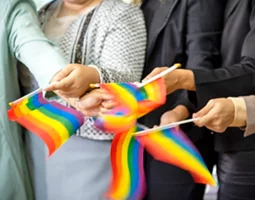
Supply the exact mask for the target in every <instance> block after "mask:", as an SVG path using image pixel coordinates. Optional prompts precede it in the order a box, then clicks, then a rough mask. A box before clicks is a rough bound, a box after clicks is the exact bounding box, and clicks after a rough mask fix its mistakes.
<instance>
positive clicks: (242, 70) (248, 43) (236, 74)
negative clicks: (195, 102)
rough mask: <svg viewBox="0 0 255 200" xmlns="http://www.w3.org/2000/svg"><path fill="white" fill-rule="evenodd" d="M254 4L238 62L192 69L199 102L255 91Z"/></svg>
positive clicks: (248, 93) (244, 94) (243, 94)
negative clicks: (215, 67) (204, 70)
mask: <svg viewBox="0 0 255 200" xmlns="http://www.w3.org/2000/svg"><path fill="white" fill-rule="evenodd" d="M254 41H255V6H253V8H252V12H251V16H250V31H249V33H248V34H247V36H246V38H245V40H244V43H243V46H242V59H241V61H240V63H237V64H235V65H233V66H229V67H226V68H220V69H216V70H214V71H210V72H202V71H198V70H194V76H195V80H196V89H197V96H198V98H201V103H202V104H204V103H206V102H207V101H208V100H209V99H211V98H217V97H227V96H246V95H250V94H254V92H255V84H254V79H255V51H254Z"/></svg>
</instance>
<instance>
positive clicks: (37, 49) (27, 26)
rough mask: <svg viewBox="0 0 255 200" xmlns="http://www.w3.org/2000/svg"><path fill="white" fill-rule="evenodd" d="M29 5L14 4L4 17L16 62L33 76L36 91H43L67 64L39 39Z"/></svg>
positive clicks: (33, 14) (39, 32) (37, 27)
mask: <svg viewBox="0 0 255 200" xmlns="http://www.w3.org/2000/svg"><path fill="white" fill-rule="evenodd" d="M31 4H32V3H31V2H30V1H26V2H25V1H18V3H16V5H15V6H14V7H13V10H12V12H11V13H10V16H8V17H7V21H6V27H7V32H8V35H9V45H10V48H11V50H12V52H14V54H15V56H16V57H17V59H18V60H20V61H21V62H22V63H24V64H25V65H26V66H27V67H28V68H29V70H30V71H31V72H32V73H33V74H34V76H35V78H36V79H37V80H38V83H39V85H40V87H45V86H47V85H48V83H49V82H50V80H51V78H52V77H53V76H54V74H56V73H57V72H58V71H60V70H61V69H62V68H63V67H64V66H66V65H67V62H66V60H65V59H64V58H63V57H62V55H61V54H60V52H59V51H58V49H57V48H56V47H55V46H54V45H53V44H52V43H50V42H49V41H48V40H47V39H46V38H45V36H44V35H43V33H42V31H41V30H40V26H39V24H38V21H37V16H36V14H35V9H33V7H32V5H31Z"/></svg>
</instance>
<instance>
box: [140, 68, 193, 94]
mask: <svg viewBox="0 0 255 200" xmlns="http://www.w3.org/2000/svg"><path fill="white" fill-rule="evenodd" d="M167 69H168V67H157V68H155V69H154V70H153V71H152V72H151V73H150V74H149V75H148V76H146V77H145V79H144V80H143V81H145V80H148V79H150V78H152V77H154V76H156V75H157V74H160V73H161V72H163V71H165V70H167ZM163 78H164V80H165V84H166V88H167V94H170V93H172V92H174V91H175V90H178V89H186V90H195V80H194V74H193V72H192V71H191V70H186V69H176V70H174V71H172V72H170V73H168V74H166V75H165V76H163Z"/></svg>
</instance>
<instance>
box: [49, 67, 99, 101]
mask: <svg viewBox="0 0 255 200" xmlns="http://www.w3.org/2000/svg"><path fill="white" fill-rule="evenodd" d="M99 82H100V77H99V73H98V71H97V70H96V69H95V68H93V67H88V66H84V65H79V64H70V65H68V66H66V67H65V68H64V69H62V70H61V71H60V72H58V73H57V74H56V75H55V76H54V77H53V79H52V80H51V84H50V85H49V86H48V87H47V88H46V89H45V90H46V91H58V94H60V95H61V96H65V97H67V98H79V97H80V96H82V95H83V94H84V93H85V92H86V91H87V90H88V89H89V88H90V87H89V85H90V84H91V83H99Z"/></svg>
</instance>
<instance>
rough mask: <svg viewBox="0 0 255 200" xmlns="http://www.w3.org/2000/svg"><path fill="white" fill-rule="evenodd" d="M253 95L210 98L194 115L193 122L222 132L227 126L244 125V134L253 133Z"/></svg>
mask: <svg viewBox="0 0 255 200" xmlns="http://www.w3.org/2000/svg"><path fill="white" fill-rule="evenodd" d="M254 102H255V96H254V95H251V96H244V97H236V98H232V97H231V98H228V99H226V98H220V99H213V100H210V101H209V102H208V103H207V105H206V106H205V107H204V108H203V109H201V110H200V111H199V112H198V113H196V114H194V115H193V116H194V117H200V118H201V119H200V120H198V121H196V122H195V123H196V124H197V125H198V126H200V127H201V126H206V127H207V128H209V129H211V130H213V131H216V132H224V131H225V130H226V129H227V128H228V127H246V128H245V133H244V136H249V135H251V134H253V133H255V120H254V119H255V116H254V113H255V112H254V111H255V106H254Z"/></svg>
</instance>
